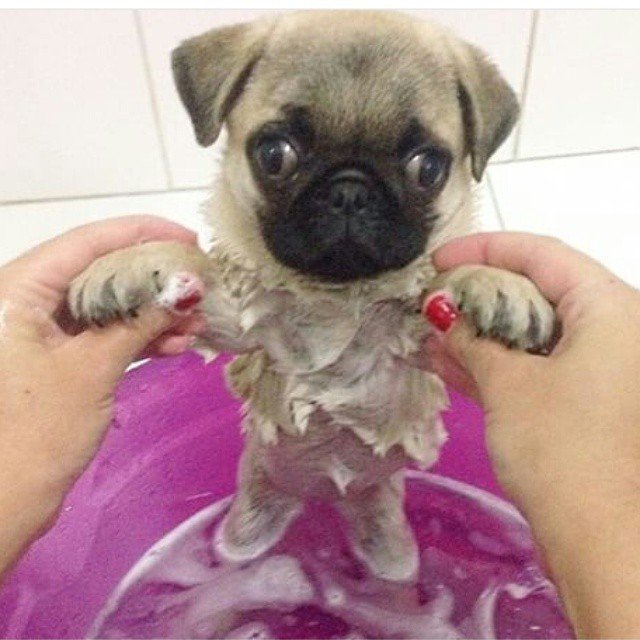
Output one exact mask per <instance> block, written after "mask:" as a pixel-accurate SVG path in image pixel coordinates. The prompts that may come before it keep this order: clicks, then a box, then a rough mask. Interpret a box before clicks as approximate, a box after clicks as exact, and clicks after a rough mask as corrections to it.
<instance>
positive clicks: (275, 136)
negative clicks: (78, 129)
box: [69, 11, 554, 581]
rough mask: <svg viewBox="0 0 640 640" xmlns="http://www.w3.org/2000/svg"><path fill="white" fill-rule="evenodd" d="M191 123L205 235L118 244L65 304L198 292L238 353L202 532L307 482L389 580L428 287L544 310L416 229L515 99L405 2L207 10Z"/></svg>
mask: <svg viewBox="0 0 640 640" xmlns="http://www.w3.org/2000/svg"><path fill="white" fill-rule="evenodd" d="M173 70H174V74H175V80H176V84H177V87H178V91H179V94H180V97H181V98H182V101H183V103H184V106H185V107H186V109H187V111H188V113H189V115H190V117H191V120H192V122H193V126H194V129H195V134H196V137H197V139H198V142H199V143H200V144H201V145H203V146H205V147H206V146H209V145H211V144H213V143H214V142H215V141H216V139H217V138H218V136H219V134H220V131H221V128H222V127H223V125H226V128H227V132H228V141H227V144H226V149H225V152H224V158H223V161H222V167H221V172H220V175H219V176H218V178H217V180H216V184H215V187H214V191H213V194H212V196H211V199H210V200H209V202H208V203H207V204H206V215H207V217H208V220H209V222H210V224H211V228H212V236H213V243H212V248H211V250H210V252H209V253H208V254H206V255H205V254H204V253H202V252H201V251H200V250H198V249H196V248H193V247H187V246H183V245H179V244H175V243H170V242H153V243H151V242H150V243H148V244H144V245H141V246H137V247H132V248H129V249H124V250H121V251H117V252H115V253H113V254H110V255H107V256H105V257H103V258H102V259H100V260H98V261H96V262H95V263H94V264H93V265H92V266H91V267H89V269H87V271H86V272H85V273H83V274H82V275H81V276H80V277H79V278H77V280H76V281H75V282H74V283H73V286H72V287H71V290H70V293H69V303H70V308H71V310H72V311H73V314H74V315H75V317H76V318H77V319H79V320H83V321H85V322H88V323H91V322H94V323H96V322H97V323H105V322H108V321H110V320H112V319H114V318H119V317H123V318H126V317H127V316H129V315H131V314H135V313H136V311H137V309H138V308H139V307H141V306H142V305H144V304H148V303H152V302H154V301H155V302H156V303H157V304H161V305H164V306H166V307H168V308H170V309H173V310H175V311H179V310H180V309H186V308H188V307H189V306H191V305H193V303H194V302H196V301H198V300H200V298H202V300H201V302H200V308H201V309H202V311H203V312H204V314H205V315H206V317H207V319H208V330H207V331H206V333H205V334H204V335H203V337H202V345H203V346H206V347H207V348H210V349H213V350H216V351H221V350H223V351H231V352H233V353H235V354H238V355H237V357H236V359H235V360H234V362H233V363H232V364H231V365H230V366H229V368H228V379H229V383H230V386H231V388H232V389H233V390H234V392H235V393H237V394H238V395H239V396H240V397H241V398H242V399H243V400H244V402H245V404H244V410H245V417H244V430H245V432H246V448H245V451H244V453H243V456H242V461H241V463H240V468H239V473H238V490H237V494H236V496H235V500H234V502H233V506H232V507H231V509H230V512H229V513H228V515H227V517H226V519H225V520H224V522H223V523H222V525H221V527H220V529H219V533H218V535H217V539H216V540H215V545H216V548H217V550H218V552H219V553H220V554H221V555H222V556H224V557H225V558H228V559H231V560H237V561H243V560H248V559H250V558H254V557H256V556H258V555H260V554H262V553H263V552H265V551H266V550H267V549H269V548H270V547H272V546H273V545H274V544H275V543H276V542H277V541H278V540H279V539H280V538H281V536H282V535H283V533H284V532H285V530H286V528H287V526H288V525H289V523H290V522H291V521H292V520H293V519H294V518H295V516H296V515H297V514H298V513H299V511H300V509H301V506H302V504H303V503H304V500H305V499H307V498H320V499H325V500H332V501H334V502H335V504H336V506H337V508H338V509H339V511H340V512H341V513H342V514H343V515H344V517H345V518H346V520H347V523H348V525H349V530H350V532H351V536H352V541H353V548H354V550H355V552H356V554H357V555H358V557H359V558H361V560H362V561H363V562H364V563H365V564H366V565H367V566H368V567H369V568H370V569H371V571H372V572H373V573H374V574H376V575H377V576H380V577H382V578H385V579H388V580H399V581H400V580H408V579H411V577H412V576H413V575H414V574H415V573H416V569H417V567H418V560H419V559H418V552H417V547H416V543H415V541H414V537H413V534H412V531H411V529H410V527H409V525H408V523H407V519H406V517H405V513H404V510H403V481H402V475H401V470H402V468H403V467H404V466H405V465H406V464H408V463H417V464H419V465H421V466H422V467H427V466H429V465H430V464H432V463H433V462H434V461H435V459H436V458H437V455H438V451H439V449H440V447H441V445H442V444H443V442H444V440H445V433H444V430H443V427H442V424H441V421H440V417H439V414H440V411H441V410H442V409H443V408H445V407H446V405H447V396H446V392H445V389H444V386H443V383H442V382H441V380H440V379H439V378H438V377H437V376H436V375H435V374H433V373H432V372H431V371H430V368H429V362H428V360H427V359H426V358H425V357H424V354H423V353H422V350H423V344H424V342H425V338H426V337H427V335H428V334H429V332H430V328H429V326H428V325H427V323H426V322H425V321H424V320H423V319H422V318H421V315H420V309H421V307H422V305H423V303H424V300H425V298H426V296H427V295H428V294H429V292H431V291H434V290H444V291H446V292H447V294H448V295H450V297H451V299H452V300H453V301H454V302H455V303H456V304H457V305H458V307H459V308H460V309H461V310H462V311H463V312H464V314H465V315H466V317H467V319H468V321H469V322H471V323H472V324H473V325H474V326H475V328H476V329H477V332H478V334H479V335H482V336H487V337H489V338H492V339H495V340H500V341H502V342H504V343H506V344H508V345H510V346H514V347H518V348H520V349H529V350H538V349H542V348H543V347H544V346H545V345H546V344H547V343H548V341H549V339H550V337H551V333H552V329H553V325H554V313H553V310H552V308H551V306H550V305H549V304H548V302H547V301H546V300H545V299H544V298H543V297H542V295H541V294H540V292H539V291H538V290H537V289H536V287H535V286H534V285H533V284H532V283H531V282H530V281H528V280H527V279H525V278H524V277H522V276H520V275H517V274H514V273H509V272H506V271H501V270H499V269H493V268H488V267H484V266H465V267H460V268H458V269H454V270H452V271H450V272H448V273H445V274H441V275H436V273H435V270H434V267H433V265H432V261H431V255H432V253H433V251H434V250H435V249H436V248H437V247H439V246H440V245H442V244H443V243H444V242H446V241H447V240H450V239H452V238H455V237H457V236H461V235H464V234H468V233H469V232H471V231H472V230H473V222H474V217H473V208H474V197H473V183H474V181H479V180H480V179H481V178H482V175H483V171H484V169H485V166H486V164H487V161H488V159H489V158H490V156H491V155H492V154H493V152H494V151H495V150H496V149H497V148H498V146H499V145H500V144H501V142H502V141H503V140H504V139H505V138H506V137H507V135H508V134H509V132H510V131H511V129H512V127H513V125H514V122H515V121H516V118H517V115H518V105H517V101H516V98H515V95H514V93H513V91H512V90H511V89H510V88H509V86H508V85H507V83H506V82H505V80H504V79H503V78H502V77H501V76H500V74H499V72H498V70H497V69H496V67H494V66H493V64H491V63H490V62H489V61H488V60H487V59H486V58H485V56H484V55H483V54H482V53H481V52H480V51H479V50H478V49H476V48H475V47H474V46H472V45H470V44H467V43H465V42H462V41H460V40H459V39H457V38H456V37H455V36H453V35H452V34H451V33H449V32H448V31H446V30H444V29H442V28H439V27H437V26H435V25H432V24H429V23H426V22H424V21H420V20H416V19H414V18H411V17H409V16H407V15H404V14H397V13H385V12H341V11H336V12H301V13H288V14H284V15H279V16H277V17H270V18H266V19H262V20H259V21H257V22H253V23H250V24H238V25H234V26H229V27H224V28H221V29H215V30H213V31H209V32H207V33H204V34H203V35H200V36H198V37H195V38H191V39H189V40H187V41H186V42H184V43H183V44H181V45H180V46H179V47H178V48H177V49H176V50H175V51H174V52H173Z"/></svg>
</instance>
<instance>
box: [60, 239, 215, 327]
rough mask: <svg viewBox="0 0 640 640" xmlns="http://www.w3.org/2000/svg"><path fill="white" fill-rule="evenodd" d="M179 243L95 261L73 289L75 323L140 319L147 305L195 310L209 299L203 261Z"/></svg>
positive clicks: (133, 249) (149, 246)
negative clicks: (141, 309) (206, 296)
mask: <svg viewBox="0 0 640 640" xmlns="http://www.w3.org/2000/svg"><path fill="white" fill-rule="evenodd" d="M195 252H196V250H195V249H194V248H192V247H186V246H182V245H178V243H169V242H166V243H149V244H145V245H140V246H137V247H131V248H129V249H122V250H120V251H115V252H113V253H110V254H108V255H106V256H104V257H102V258H100V259H98V260H96V261H95V262H94V263H93V264H92V265H91V266H90V267H89V268H88V269H86V270H85V271H84V272H83V273H81V274H80V275H79V276H78V277H77V278H76V279H75V280H74V281H73V283H72V284H71V288H70V290H69V308H70V310H71V313H72V315H73V316H74V318H75V319H76V320H82V321H84V322H88V323H93V324H98V325H103V324H105V323H107V322H109V321H111V320H114V319H116V318H127V317H135V316H136V315H137V313H138V309H139V308H140V307H141V306H142V305H145V304H155V305H157V306H160V307H163V308H165V309H168V310H170V311H172V312H173V313H185V312H188V311H190V310H191V309H192V308H193V307H194V306H195V305H196V304H197V303H198V302H200V300H202V297H203V295H204V283H203V281H202V279H201V277H200V275H198V273H199V272H200V271H201V270H202V264H203V263H202V259H203V258H204V256H202V258H201V257H200V256H199V255H197V254H196V253H195Z"/></svg>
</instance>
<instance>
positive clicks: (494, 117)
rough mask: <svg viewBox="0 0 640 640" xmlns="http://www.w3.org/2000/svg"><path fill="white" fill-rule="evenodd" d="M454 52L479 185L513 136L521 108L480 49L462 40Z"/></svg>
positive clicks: (467, 131)
mask: <svg viewBox="0 0 640 640" xmlns="http://www.w3.org/2000/svg"><path fill="white" fill-rule="evenodd" d="M452 49H453V53H454V57H455V59H456V68H457V73H458V95H459V99H460V105H461V108H462V117H463V123H464V129H465V138H466V144H467V149H468V151H469V153H470V154H471V170H472V172H473V177H474V178H475V179H476V180H477V181H478V182H479V181H480V180H481V179H482V174H483V173H484V170H485V167H486V166H487V162H488V161H489V158H490V157H491V156H492V155H493V154H494V152H495V151H496V150H497V149H498V147H499V146H500V145H501V144H502V143H503V142H504V141H505V139H506V138H507V136H508V135H509V134H510V133H511V130H512V129H513V126H514V125H515V123H516V120H517V119H518V114H519V113H520V108H519V106H518V99H517V98H516V94H515V93H514V91H513V89H512V88H511V87H510V86H509V85H508V84H507V81H506V80H505V79H504V78H503V77H502V75H501V74H500V72H499V71H498V68H497V67H496V66H495V65H494V64H493V63H492V62H491V61H490V60H489V59H488V58H487V57H486V56H485V54H484V53H483V52H482V51H481V50H480V49H478V48H477V47H475V46H473V45H471V44H468V43H466V42H462V41H460V40H457V41H455V42H454V43H453V47H452Z"/></svg>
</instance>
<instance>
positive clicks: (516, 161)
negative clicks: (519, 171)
mask: <svg viewBox="0 0 640 640" xmlns="http://www.w3.org/2000/svg"><path fill="white" fill-rule="evenodd" d="M632 151H640V147H625V148H623V149H598V150H597V151H575V152H572V153H558V154H554V155H548V156H525V157H522V158H513V159H510V160H494V161H491V162H490V163H489V167H497V166H503V165H507V164H520V163H523V162H536V161H540V160H564V159H566V158H582V157H585V158H589V157H592V156H604V155H609V154H612V153H630V152H632Z"/></svg>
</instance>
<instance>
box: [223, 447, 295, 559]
mask: <svg viewBox="0 0 640 640" xmlns="http://www.w3.org/2000/svg"><path fill="white" fill-rule="evenodd" d="M300 507H301V505H300V500H298V499H297V498H295V497H293V496H289V495H287V494H285V493H282V492H281V491H279V490H277V489H276V488H275V487H274V486H273V484H272V483H271V481H270V479H269V478H268V477H267V474H266V473H265V472H264V470H263V469H262V467H261V466H260V465H259V463H258V462H256V461H255V460H254V459H253V456H252V455H251V451H250V450H249V451H246V452H245V453H244V455H243V458H242V461H241V463H240V474H239V478H238V491H237V493H236V497H235V499H234V501H233V504H232V506H231V510H230V511H229V513H228V514H227V516H226V517H225V519H224V520H223V521H222V523H221V525H220V527H219V528H218V532H217V534H216V539H215V542H214V544H215V548H216V550H217V551H218V553H219V554H220V555H221V556H222V557H224V558H227V559H228V560H232V561H244V560H251V559H252V558H257V557H258V556H260V555H261V554H263V553H264V552H265V551H268V550H269V549H270V548H271V547H272V546H273V545H275V544H276V543H277V542H278V541H279V540H280V538H282V536H283V535H284V533H285V531H286V530H287V527H288V526H289V524H290V523H291V521H292V520H293V519H294V518H295V517H296V516H297V515H298V513H299V512H300Z"/></svg>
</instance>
